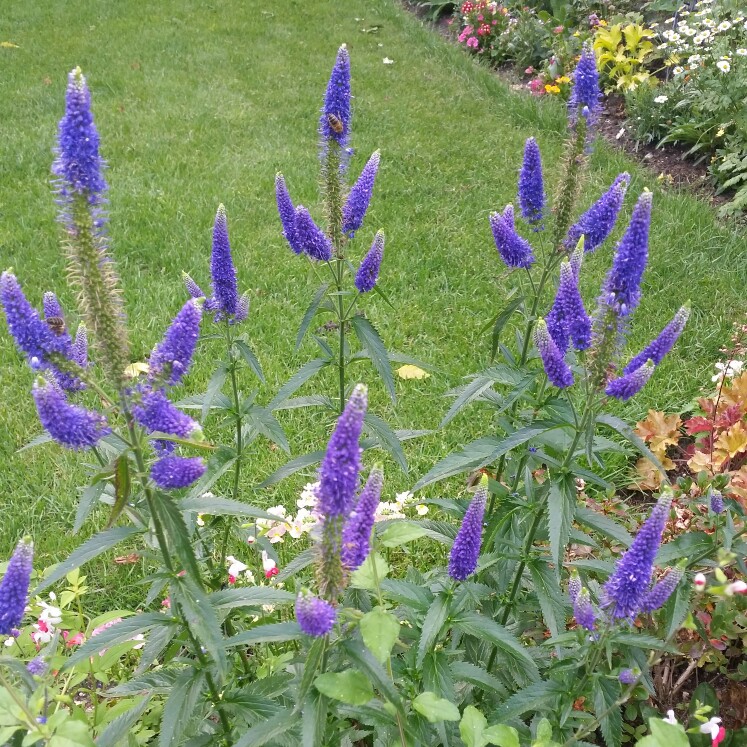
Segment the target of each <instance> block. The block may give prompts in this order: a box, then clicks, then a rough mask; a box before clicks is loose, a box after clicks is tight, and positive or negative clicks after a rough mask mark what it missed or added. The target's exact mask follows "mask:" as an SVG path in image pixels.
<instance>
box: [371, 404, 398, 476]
mask: <svg viewBox="0 0 747 747" xmlns="http://www.w3.org/2000/svg"><path fill="white" fill-rule="evenodd" d="M363 422H364V425H365V426H367V427H368V429H369V430H370V431H371V433H372V434H373V436H374V438H376V439H377V440H378V441H379V443H380V444H381V446H382V448H383V449H385V450H386V451H388V452H389V453H390V454H391V455H392V457H393V458H394V461H395V462H397V464H398V465H399V468H400V469H401V470H402V471H403V472H404V473H405V474H407V472H408V470H407V459H405V452H404V451H403V450H402V444H401V443H400V440H399V438H397V434H396V433H395V432H394V431H393V430H392V429H391V428H390V427H389V425H388V423H386V421H384V420H382V419H381V418H380V417H378V416H377V415H374V414H373V413H371V412H367V413H366V415H365V417H364V420H363Z"/></svg>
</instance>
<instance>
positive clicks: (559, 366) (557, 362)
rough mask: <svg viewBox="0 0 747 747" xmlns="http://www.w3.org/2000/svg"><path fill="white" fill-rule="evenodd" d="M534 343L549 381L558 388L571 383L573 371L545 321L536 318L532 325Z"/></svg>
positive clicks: (563, 387)
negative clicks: (534, 323)
mask: <svg viewBox="0 0 747 747" xmlns="http://www.w3.org/2000/svg"><path fill="white" fill-rule="evenodd" d="M534 344H535V345H536V347H537V351H538V352H539V354H540V357H541V358H542V365H543V366H544V368H545V373H546V374H547V378H548V379H549V380H550V383H551V384H552V385H553V386H556V387H558V389H565V388H566V387H569V386H571V385H572V384H573V372H572V371H571V369H570V368H569V366H568V364H567V363H566V362H565V359H564V358H563V353H562V351H561V350H560V348H559V347H558V346H557V344H556V343H555V340H553V338H552V337H551V336H550V332H549V330H548V325H547V322H545V320H544V319H538V320H537V324H536V325H535V327H534Z"/></svg>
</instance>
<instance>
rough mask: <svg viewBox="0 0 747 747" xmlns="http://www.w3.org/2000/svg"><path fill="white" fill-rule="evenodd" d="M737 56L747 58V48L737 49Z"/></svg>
mask: <svg viewBox="0 0 747 747" xmlns="http://www.w3.org/2000/svg"><path fill="white" fill-rule="evenodd" d="M737 54H738V55H739V56H740V57H747V47H739V49H737Z"/></svg>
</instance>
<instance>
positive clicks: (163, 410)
mask: <svg viewBox="0 0 747 747" xmlns="http://www.w3.org/2000/svg"><path fill="white" fill-rule="evenodd" d="M132 414H133V415H134V416H135V420H137V422H138V423H140V425H142V426H143V428H145V429H146V430H147V431H149V432H151V433H156V432H158V433H168V434H169V435H172V436H179V437H180V438H189V437H190V436H193V435H194V434H196V433H199V431H200V426H199V424H198V423H197V421H195V420H192V418H190V417H189V415H185V414H184V413H183V412H182V411H181V410H180V409H179V408H178V407H176V405H174V404H172V402H171V401H170V400H169V399H168V397H167V396H166V395H165V394H164V392H163V390H162V389H145V391H144V392H143V393H142V396H141V400H140V402H139V403H138V404H136V405H134V406H133V408H132Z"/></svg>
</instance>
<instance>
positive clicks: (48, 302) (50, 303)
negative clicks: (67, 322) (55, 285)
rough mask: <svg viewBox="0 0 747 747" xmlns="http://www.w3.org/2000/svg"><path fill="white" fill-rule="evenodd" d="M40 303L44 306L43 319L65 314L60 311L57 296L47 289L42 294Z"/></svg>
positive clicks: (61, 316) (61, 317)
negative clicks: (42, 297)
mask: <svg viewBox="0 0 747 747" xmlns="http://www.w3.org/2000/svg"><path fill="white" fill-rule="evenodd" d="M42 304H43V306H44V318H45V319H50V318H53V317H57V318H58V319H64V318H65V315H64V314H63V313H62V306H60V302H59V300H58V299H57V296H55V294H54V293H52V291H47V292H46V293H45V294H44V299H43V301H42Z"/></svg>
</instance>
